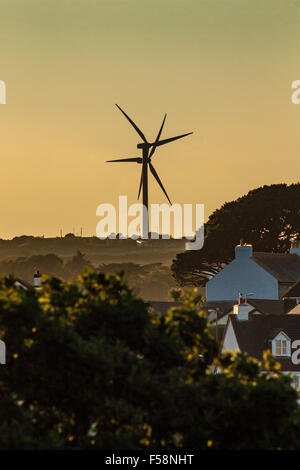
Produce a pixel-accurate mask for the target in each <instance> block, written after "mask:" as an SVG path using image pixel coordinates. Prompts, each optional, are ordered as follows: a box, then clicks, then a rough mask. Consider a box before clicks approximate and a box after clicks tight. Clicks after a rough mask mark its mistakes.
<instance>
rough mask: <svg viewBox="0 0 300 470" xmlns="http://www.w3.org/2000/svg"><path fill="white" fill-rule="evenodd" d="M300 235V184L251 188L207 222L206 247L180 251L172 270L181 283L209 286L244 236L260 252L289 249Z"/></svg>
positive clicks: (226, 204)
mask: <svg viewBox="0 0 300 470" xmlns="http://www.w3.org/2000/svg"><path fill="white" fill-rule="evenodd" d="M299 236H300V184H299V183H298V184H292V185H289V186H288V185H286V184H273V185H270V186H263V187H261V188H257V189H254V190H252V191H250V192H249V193H248V194H247V195H245V196H243V197H240V198H238V199H237V200H236V201H232V202H228V203H225V204H224V205H223V206H222V207H221V208H220V209H217V210H216V211H215V212H214V213H213V214H212V215H211V216H210V217H209V219H208V221H207V223H206V225H205V240H204V246H203V248H202V249H201V250H198V251H187V252H185V253H180V254H178V255H177V256H176V259H175V260H173V264H172V272H173V275H174V277H175V279H176V280H177V282H178V283H179V284H180V285H195V286H197V285H202V286H203V285H205V283H206V282H207V279H208V278H209V277H210V276H211V275H214V274H216V273H217V272H218V271H219V270H220V269H221V268H222V267H223V266H224V264H225V263H228V262H229V261H231V260H232V259H233V258H234V247H235V245H237V244H239V243H240V240H241V239H243V240H244V242H246V243H251V244H252V245H253V247H254V249H255V250H256V251H268V252H282V253H284V252H287V251H288V250H289V248H290V241H291V239H294V238H298V237H299Z"/></svg>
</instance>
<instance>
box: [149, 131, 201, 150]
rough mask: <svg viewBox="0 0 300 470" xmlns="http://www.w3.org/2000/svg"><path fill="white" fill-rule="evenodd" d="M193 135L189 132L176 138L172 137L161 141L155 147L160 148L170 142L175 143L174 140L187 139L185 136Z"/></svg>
mask: <svg viewBox="0 0 300 470" xmlns="http://www.w3.org/2000/svg"><path fill="white" fill-rule="evenodd" d="M191 134H193V132H188V133H187V134H182V135H178V136H176V137H170V138H169V139H164V140H160V141H159V142H157V143H156V144H155V146H156V147H159V146H160V145H164V144H168V143H169V142H173V140H177V139H182V137H185V136H187V135H191Z"/></svg>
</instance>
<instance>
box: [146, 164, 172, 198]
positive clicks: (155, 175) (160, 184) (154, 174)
mask: <svg viewBox="0 0 300 470" xmlns="http://www.w3.org/2000/svg"><path fill="white" fill-rule="evenodd" d="M149 167H150V171H151V173H152V175H153V176H154V178H155V179H156V181H157V182H158V184H159V186H160V187H161V189H162V190H163V192H164V193H165V196H166V197H167V199H168V201H169V203H170V204H171V205H172V202H171V201H170V199H169V196H168V195H167V191H166V190H165V188H164V186H163V184H162V182H161V181H160V179H159V176H158V174H157V173H156V171H155V168H154V166H153V165H152V163H151V162H150V163H149Z"/></svg>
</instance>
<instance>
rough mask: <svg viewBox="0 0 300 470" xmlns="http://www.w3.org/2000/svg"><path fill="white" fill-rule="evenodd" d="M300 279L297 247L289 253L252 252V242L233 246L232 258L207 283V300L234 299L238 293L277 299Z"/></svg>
mask: <svg viewBox="0 0 300 470" xmlns="http://www.w3.org/2000/svg"><path fill="white" fill-rule="evenodd" d="M299 279H300V248H299V247H293V248H291V250H290V253H263V252H253V248H252V245H246V244H244V245H238V246H236V247H235V259H234V260H233V261H231V262H230V263H229V264H227V265H226V266H225V267H224V268H223V269H222V270H221V271H220V272H219V273H217V274H216V275H215V276H214V277H213V278H212V279H210V280H209V281H208V282H207V284H206V301H207V302H219V301H231V302H235V301H236V299H237V298H238V296H239V293H240V292H242V293H243V294H247V293H251V294H252V297H253V298H255V299H268V300H279V299H281V298H282V296H283V295H284V293H285V292H286V291H287V289H289V288H290V287H291V286H292V285H293V284H294V283H295V282H297V281H298V280H299Z"/></svg>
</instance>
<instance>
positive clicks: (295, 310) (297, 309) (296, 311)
mask: <svg viewBox="0 0 300 470" xmlns="http://www.w3.org/2000/svg"><path fill="white" fill-rule="evenodd" d="M299 313H300V304H297V305H296V306H295V307H294V308H292V310H290V311H289V312H288V314H289V315H292V314H295V315H299Z"/></svg>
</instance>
